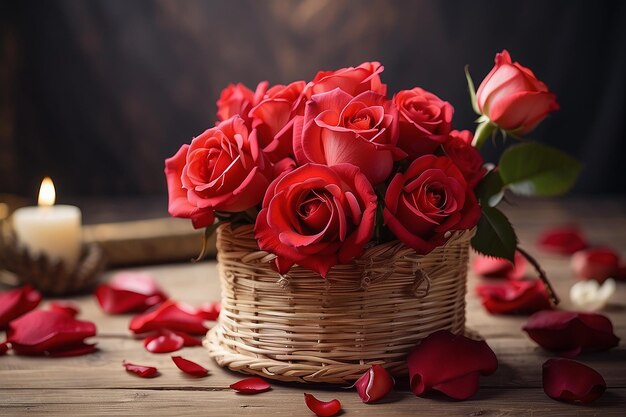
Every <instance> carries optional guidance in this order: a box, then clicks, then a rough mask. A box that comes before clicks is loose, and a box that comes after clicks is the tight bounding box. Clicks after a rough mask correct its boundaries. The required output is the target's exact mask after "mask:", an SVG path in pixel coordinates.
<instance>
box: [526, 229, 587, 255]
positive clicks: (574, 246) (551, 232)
mask: <svg viewBox="0 0 626 417" xmlns="http://www.w3.org/2000/svg"><path fill="white" fill-rule="evenodd" d="M537 245H538V246H539V247H540V248H541V249H543V250H545V251H547V252H552V253H560V254H563V255H571V254H573V253H575V252H578V251H579V250H583V249H586V248H587V246H588V245H587V239H586V238H585V236H584V235H583V234H582V232H581V231H580V230H579V229H578V228H577V227H573V226H563V227H555V228H552V229H548V230H546V231H544V232H543V233H542V234H541V236H539V239H538V241H537Z"/></svg>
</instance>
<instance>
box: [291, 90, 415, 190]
mask: <svg viewBox="0 0 626 417" xmlns="http://www.w3.org/2000/svg"><path fill="white" fill-rule="evenodd" d="M396 115H397V113H396V110H395V108H394V107H393V103H391V101H389V100H387V99H386V98H385V97H384V96H382V95H380V94H377V93H374V92H372V91H366V92H364V93H361V94H359V95H358V96H356V97H353V96H351V95H350V94H348V93H346V92H345V91H343V90H341V89H339V88H336V89H334V90H332V91H330V92H328V93H322V94H317V95H315V96H313V97H312V98H311V100H309V101H308V102H307V104H306V109H305V111H304V118H298V119H296V122H295V123H296V124H295V126H294V137H293V147H294V153H295V155H296V159H297V161H298V163H299V164H300V165H303V164H305V163H307V162H315V163H318V164H324V165H329V166H332V165H337V164H342V163H349V164H352V165H356V166H357V167H359V168H360V170H361V172H363V174H365V176H366V177H367V178H368V179H369V180H370V181H371V183H372V184H374V185H375V184H379V183H381V182H383V181H384V180H385V179H386V178H387V177H388V176H389V174H390V173H391V169H392V167H393V161H394V160H397V159H401V158H402V157H404V156H405V155H404V153H403V152H402V151H401V150H400V149H398V148H397V147H396V142H397V139H398V129H397V120H396V118H397V117H396Z"/></svg>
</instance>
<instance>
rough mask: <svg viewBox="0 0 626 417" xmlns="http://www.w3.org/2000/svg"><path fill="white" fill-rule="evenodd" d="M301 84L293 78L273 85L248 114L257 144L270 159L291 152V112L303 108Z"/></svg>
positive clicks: (294, 112) (302, 85) (297, 112)
mask: <svg viewBox="0 0 626 417" xmlns="http://www.w3.org/2000/svg"><path fill="white" fill-rule="evenodd" d="M304 85H305V84H304V81H296V82H294V83H291V84H289V85H287V86H284V85H275V86H273V87H272V88H270V89H269V90H267V93H266V95H265V97H264V98H263V100H261V102H260V103H259V104H257V105H256V106H255V107H254V108H253V109H252V110H250V113H249V114H248V115H249V117H250V118H251V119H252V128H253V129H256V131H257V136H258V138H259V145H260V146H261V148H262V149H263V151H264V152H265V153H266V154H267V155H268V156H269V158H270V159H271V160H272V161H279V160H281V159H283V158H287V157H290V156H292V154H293V122H294V116H296V115H302V113H303V112H304V101H303V99H304V96H303V95H302V90H303V89H304Z"/></svg>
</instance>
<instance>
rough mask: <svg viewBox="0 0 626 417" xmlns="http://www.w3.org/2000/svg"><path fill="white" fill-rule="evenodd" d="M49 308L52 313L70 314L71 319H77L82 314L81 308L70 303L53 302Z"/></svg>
mask: <svg viewBox="0 0 626 417" xmlns="http://www.w3.org/2000/svg"><path fill="white" fill-rule="evenodd" d="M48 308H49V309H50V310H51V311H58V312H60V313H65V314H69V315H70V316H71V317H76V316H78V315H79V314H80V308H79V307H78V306H77V305H76V304H74V303H72V302H69V301H53V302H51V303H50V306H49V307H48Z"/></svg>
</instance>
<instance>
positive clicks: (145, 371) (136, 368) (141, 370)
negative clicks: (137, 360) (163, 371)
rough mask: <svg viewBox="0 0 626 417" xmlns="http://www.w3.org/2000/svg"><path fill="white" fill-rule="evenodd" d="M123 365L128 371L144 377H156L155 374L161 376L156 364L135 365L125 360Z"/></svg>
mask: <svg viewBox="0 0 626 417" xmlns="http://www.w3.org/2000/svg"><path fill="white" fill-rule="evenodd" d="M122 365H123V366H124V368H126V371H128V372H132V373H134V374H135V375H137V376H140V377H142V378H154V377H155V376H159V371H158V370H157V368H155V367H154V366H144V365H135V364H133V363H130V362H126V361H123V362H122Z"/></svg>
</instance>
